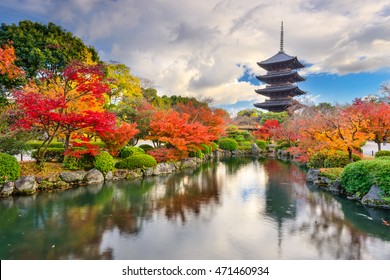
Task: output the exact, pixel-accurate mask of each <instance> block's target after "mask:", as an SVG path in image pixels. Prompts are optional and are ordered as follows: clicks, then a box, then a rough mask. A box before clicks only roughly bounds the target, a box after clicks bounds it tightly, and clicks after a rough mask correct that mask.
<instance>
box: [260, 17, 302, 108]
mask: <svg viewBox="0 0 390 280" xmlns="http://www.w3.org/2000/svg"><path fill="white" fill-rule="evenodd" d="M257 64H258V65H259V66H260V67H261V68H263V69H265V70H266V71H267V73H266V74H265V75H259V76H256V78H257V79H259V80H260V81H262V82H264V83H265V84H267V85H266V87H265V88H262V89H257V90H255V92H256V93H258V94H261V95H263V96H266V97H268V98H269V99H267V100H266V101H265V102H262V103H256V104H254V106H255V107H257V108H260V109H265V110H268V111H271V112H283V111H286V110H287V108H288V107H289V106H291V105H293V104H297V103H299V102H298V101H296V100H294V99H293V98H294V97H295V96H299V95H302V94H305V92H304V91H302V90H300V89H299V88H298V86H297V85H296V83H297V82H301V81H304V80H305V78H302V77H301V76H300V75H299V74H298V72H297V69H300V68H304V67H305V66H304V65H303V64H302V63H300V62H299V61H298V59H297V57H296V56H290V55H288V54H286V53H285V52H284V50H283V22H282V25H281V32H280V51H279V52H278V53H277V54H275V55H274V56H272V57H270V58H268V59H267V60H264V61H261V62H258V63H257Z"/></svg>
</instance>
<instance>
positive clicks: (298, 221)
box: [0, 158, 390, 259]
mask: <svg viewBox="0 0 390 280" xmlns="http://www.w3.org/2000/svg"><path fill="white" fill-rule="evenodd" d="M0 210H1V211H0V232H1V235H0V239H1V245H0V258H1V259H390V227H387V226H385V225H384V224H383V223H382V219H385V220H389V218H390V217H389V211H384V210H378V209H372V208H364V207H362V206H361V205H360V204H357V203H355V202H352V201H348V200H345V199H343V198H340V197H335V196H333V195H332V194H329V193H325V192H322V191H319V190H318V189H316V188H315V187H314V186H306V183H305V173H304V172H303V171H302V170H300V169H299V167H297V166H296V165H290V164H286V163H283V162H280V161H275V160H253V159H250V158H245V159H242V158H241V159H238V158H230V159H222V160H221V161H219V162H209V163H206V164H204V165H202V166H201V167H199V168H197V169H195V170H184V171H182V172H180V173H175V174H171V175H169V176H161V177H160V176H159V177H150V178H147V179H145V180H138V181H133V182H128V181H123V182H110V183H106V184H105V185H98V186H89V187H81V188H77V189H71V190H67V191H64V192H58V193H56V192H53V193H41V194H37V195H34V196H30V197H20V198H17V199H11V198H10V199H5V200H1V201H0Z"/></svg>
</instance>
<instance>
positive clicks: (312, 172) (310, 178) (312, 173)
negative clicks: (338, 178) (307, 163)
mask: <svg viewBox="0 0 390 280" xmlns="http://www.w3.org/2000/svg"><path fill="white" fill-rule="evenodd" d="M319 176H320V170H318V169H309V171H308V172H307V175H306V181H307V182H315V181H318V177H319Z"/></svg>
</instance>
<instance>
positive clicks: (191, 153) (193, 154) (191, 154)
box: [189, 149, 204, 158]
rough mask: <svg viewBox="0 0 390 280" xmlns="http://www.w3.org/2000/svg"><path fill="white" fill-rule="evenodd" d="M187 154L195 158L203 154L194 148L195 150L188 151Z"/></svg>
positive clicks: (201, 156)
mask: <svg viewBox="0 0 390 280" xmlns="http://www.w3.org/2000/svg"><path fill="white" fill-rule="evenodd" d="M189 156H190V157H196V158H204V154H203V153H202V151H201V150H200V149H196V150H195V151H190V152H189Z"/></svg>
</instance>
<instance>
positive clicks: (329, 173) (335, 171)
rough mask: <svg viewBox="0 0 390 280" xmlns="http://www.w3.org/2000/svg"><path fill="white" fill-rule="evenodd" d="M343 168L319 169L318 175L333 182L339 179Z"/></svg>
mask: <svg viewBox="0 0 390 280" xmlns="http://www.w3.org/2000/svg"><path fill="white" fill-rule="evenodd" d="M343 170H344V169H343V168H339V167H336V168H321V169H320V175H321V176H324V177H326V178H328V179H330V180H332V181H335V180H336V179H337V178H340V175H341V173H342V172H343Z"/></svg>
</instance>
